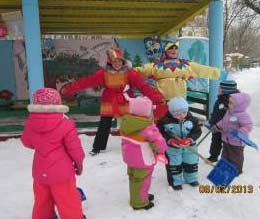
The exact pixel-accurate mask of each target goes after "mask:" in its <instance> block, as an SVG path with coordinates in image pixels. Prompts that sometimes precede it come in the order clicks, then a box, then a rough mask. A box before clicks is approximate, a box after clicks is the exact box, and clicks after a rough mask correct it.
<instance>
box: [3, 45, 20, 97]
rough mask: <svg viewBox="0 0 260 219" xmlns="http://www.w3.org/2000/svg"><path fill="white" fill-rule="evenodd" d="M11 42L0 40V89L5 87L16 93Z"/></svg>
mask: <svg viewBox="0 0 260 219" xmlns="http://www.w3.org/2000/svg"><path fill="white" fill-rule="evenodd" d="M12 46H13V42H12V41H11V40H0V91H1V90H4V89H7V90H9V91H11V92H12V93H13V94H14V95H15V94H16V87H15V75H14V64H13V49H12Z"/></svg>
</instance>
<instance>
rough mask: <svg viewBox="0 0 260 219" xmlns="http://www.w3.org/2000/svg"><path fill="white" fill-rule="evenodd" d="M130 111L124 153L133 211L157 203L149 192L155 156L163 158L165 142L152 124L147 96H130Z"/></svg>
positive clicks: (125, 119)
mask: <svg viewBox="0 0 260 219" xmlns="http://www.w3.org/2000/svg"><path fill="white" fill-rule="evenodd" d="M129 110H130V114H126V115H124V116H123V117H122V123H121V127H120V132H121V135H122V155H123V160H124V162H125V163H126V164H127V167H128V170H127V173H128V175H129V187H130V205H131V206H132V208H133V209H134V210H139V209H146V210H148V209H150V208H152V207H153V206H154V204H153V202H152V201H153V199H154V195H153V194H148V191H149V188H150V185H151V178H152V173H153V170H154V165H155V164H156V160H157V159H156V158H157V157H158V155H159V156H161V157H164V152H165V149H166V146H167V145H166V142H165V140H164V138H163V137H162V135H161V133H160V132H159V130H158V128H157V127H156V125H155V124H154V123H153V117H152V110H153V106H152V102H151V100H150V99H148V98H147V97H137V98H129Z"/></svg>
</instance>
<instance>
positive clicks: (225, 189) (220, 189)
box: [199, 184, 254, 194]
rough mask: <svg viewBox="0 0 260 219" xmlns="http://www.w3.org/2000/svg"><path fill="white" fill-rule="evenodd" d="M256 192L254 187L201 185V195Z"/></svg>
mask: <svg viewBox="0 0 260 219" xmlns="http://www.w3.org/2000/svg"><path fill="white" fill-rule="evenodd" d="M253 192H254V186H253V185H250V184H248V185H230V186H215V185H199V193H201V194H212V193H217V194H250V193H253Z"/></svg>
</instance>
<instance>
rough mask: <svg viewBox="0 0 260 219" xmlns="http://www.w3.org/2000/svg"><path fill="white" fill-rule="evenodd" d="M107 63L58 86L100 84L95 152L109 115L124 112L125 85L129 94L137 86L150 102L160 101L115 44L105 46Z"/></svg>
mask: <svg viewBox="0 0 260 219" xmlns="http://www.w3.org/2000/svg"><path fill="white" fill-rule="evenodd" d="M107 56H108V60H107V66H106V68H102V69H98V70H97V71H95V72H94V73H93V74H92V75H91V76H89V77H83V78H81V79H79V80H78V81H75V82H72V83H70V84H68V85H66V86H64V88H63V89H62V90H61V93H62V94H63V95H70V96H71V95H74V94H75V93H76V92H79V91H81V90H84V89H87V88H92V87H97V86H102V87H103V88H104V90H103V93H102V96H101V109H100V115H101V120H100V123H99V126H98V130H97V133H96V136H95V140H94V144H93V149H92V151H91V152H90V154H91V155H96V154H98V153H99V152H100V151H101V150H105V149H106V146H107V141H108V137H109V133H110V128H111V122H112V119H113V117H120V116H122V115H124V114H126V113H128V105H129V104H128V101H127V100H126V99H125V97H124V95H123V93H124V88H125V86H126V85H129V86H130V89H129V90H127V91H126V92H127V93H128V95H129V96H131V97H133V93H132V91H131V89H132V88H137V89H138V90H140V91H141V93H143V94H144V95H146V96H148V97H149V98H150V99H151V100H152V101H153V103H154V104H156V105H157V104H160V103H161V102H163V96H162V95H161V94H160V93H159V92H158V91H157V90H156V89H153V88H152V87H150V86H149V85H148V84H147V83H146V82H145V80H144V78H143V76H141V75H140V74H139V73H138V72H136V71H135V70H133V69H131V68H128V66H127V65H126V60H125V59H124V57H123V52H122V51H121V50H120V49H119V48H110V49H108V50H107Z"/></svg>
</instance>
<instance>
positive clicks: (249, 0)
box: [244, 0, 260, 14]
mask: <svg viewBox="0 0 260 219" xmlns="http://www.w3.org/2000/svg"><path fill="white" fill-rule="evenodd" d="M244 3H245V5H246V6H247V7H249V8H251V9H252V10H253V11H255V12H256V13H257V14H260V1H259V0H244Z"/></svg>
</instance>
